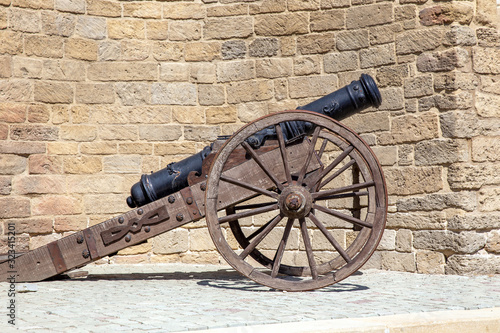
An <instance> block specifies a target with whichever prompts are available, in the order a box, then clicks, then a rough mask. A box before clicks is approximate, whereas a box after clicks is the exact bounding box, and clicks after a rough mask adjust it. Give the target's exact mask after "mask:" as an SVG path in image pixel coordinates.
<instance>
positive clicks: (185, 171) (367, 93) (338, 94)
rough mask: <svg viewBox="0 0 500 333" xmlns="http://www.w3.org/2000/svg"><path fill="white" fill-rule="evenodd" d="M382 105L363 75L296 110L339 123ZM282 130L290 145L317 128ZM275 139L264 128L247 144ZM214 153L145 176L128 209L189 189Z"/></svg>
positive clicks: (302, 125)
mask: <svg viewBox="0 0 500 333" xmlns="http://www.w3.org/2000/svg"><path fill="white" fill-rule="evenodd" d="M381 103H382V97H381V95H380V91H379V89H378V87H377V85H376V83H375V81H374V80H373V78H372V77H371V76H370V75H367V74H361V77H360V79H359V80H357V81H352V82H351V83H350V84H348V85H346V86H344V87H342V88H340V89H339V90H337V91H334V92H332V93H330V94H328V95H326V96H324V97H321V98H319V99H318V100H315V101H313V102H311V103H309V104H307V105H304V106H300V107H298V108H297V109H299V110H307V111H313V112H317V113H320V114H323V115H326V116H329V117H331V118H333V119H335V120H339V121H340V120H342V119H345V118H347V117H349V116H351V115H353V114H354V113H357V112H359V111H361V110H364V109H366V108H368V107H370V106H374V107H379V106H380V104H381ZM282 130H283V137H284V140H285V142H286V143H287V144H288V143H290V142H293V141H296V140H299V139H301V138H302V137H304V136H305V135H309V134H310V133H312V131H313V130H314V126H313V125H312V124H310V123H308V122H303V121H288V122H285V123H283V124H282ZM227 138H228V137H221V138H220V139H222V140H224V139H227ZM273 138H276V132H275V130H274V128H265V129H263V130H261V131H259V132H257V133H255V134H254V135H252V136H250V137H249V138H248V139H247V140H246V142H247V143H248V144H249V145H250V146H251V147H252V148H259V147H260V146H262V145H263V144H264V143H265V141H266V140H268V139H273ZM211 151H212V145H211V146H207V147H205V148H204V149H203V150H202V151H201V152H199V153H197V154H194V155H192V156H190V157H188V158H186V159H184V160H182V161H179V162H176V163H170V164H169V165H168V166H167V167H166V168H164V169H162V170H159V171H157V172H154V173H151V174H149V175H142V177H141V180H140V181H139V182H138V183H136V184H134V185H133V186H132V188H131V195H130V197H128V198H127V204H128V206H129V207H131V208H134V207H140V206H143V205H145V204H148V203H150V202H153V201H156V200H158V199H160V198H163V197H165V196H168V195H170V194H172V193H175V192H177V191H179V190H180V189H182V188H184V187H187V186H188V176H189V174H190V173H192V172H195V173H198V174H199V173H201V172H202V165H203V160H204V159H205V158H206V157H207V156H208V155H209V154H210V153H211Z"/></svg>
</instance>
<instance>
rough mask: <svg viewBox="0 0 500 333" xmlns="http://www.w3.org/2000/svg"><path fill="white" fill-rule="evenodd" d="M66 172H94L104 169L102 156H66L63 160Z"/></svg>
mask: <svg viewBox="0 0 500 333" xmlns="http://www.w3.org/2000/svg"><path fill="white" fill-rule="evenodd" d="M63 163H64V164H63V165H64V173H69V174H93V173H97V172H99V171H101V170H102V162H101V158H100V157H96V156H85V155H83V156H65V157H64V160H63Z"/></svg>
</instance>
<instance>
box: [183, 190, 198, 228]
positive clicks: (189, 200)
mask: <svg viewBox="0 0 500 333" xmlns="http://www.w3.org/2000/svg"><path fill="white" fill-rule="evenodd" d="M179 192H180V193H181V196H182V200H184V203H185V204H186V205H187V208H188V213H189V216H190V217H191V221H193V220H198V219H199V218H200V216H201V213H200V209H199V208H198V205H197V204H196V201H195V200H194V197H193V193H192V192H191V187H190V186H188V187H185V188H183V189H182V190H180V191H179Z"/></svg>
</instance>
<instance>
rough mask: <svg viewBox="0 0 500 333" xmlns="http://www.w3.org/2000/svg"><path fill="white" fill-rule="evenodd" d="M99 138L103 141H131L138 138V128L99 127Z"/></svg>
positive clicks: (124, 126) (123, 126)
mask: <svg viewBox="0 0 500 333" xmlns="http://www.w3.org/2000/svg"><path fill="white" fill-rule="evenodd" d="M98 134H99V138H100V139H101V140H131V141H135V140H137V138H138V135H139V131H138V128H137V126H132V125H130V126H127V125H104V126H102V127H99V133H98Z"/></svg>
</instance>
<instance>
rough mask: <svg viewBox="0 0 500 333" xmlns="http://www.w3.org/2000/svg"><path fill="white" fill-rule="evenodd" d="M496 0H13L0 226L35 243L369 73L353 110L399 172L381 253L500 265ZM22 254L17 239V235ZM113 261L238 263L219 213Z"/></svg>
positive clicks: (460, 267)
mask: <svg viewBox="0 0 500 333" xmlns="http://www.w3.org/2000/svg"><path fill="white" fill-rule="evenodd" d="M496 11H497V8H496V3H495V1H494V0H476V1H432V0H399V1H375V0H310V1H307V0H288V1H286V0H274V1H268V0H261V1H254V0H242V1H237V0H220V1H217V0H203V1H201V0H195V1H159V0H158V1H137V2H135V1H125V0H123V1H118V0H0V140H1V141H0V218H1V219H2V221H3V223H2V224H3V228H2V224H0V234H1V233H2V232H3V230H5V229H6V228H5V224H6V223H8V222H15V223H16V229H17V231H18V233H19V236H18V237H17V241H18V246H17V250H18V251H23V250H27V249H33V248H36V247H38V246H40V245H42V244H45V243H47V242H49V241H52V240H54V239H57V238H60V237H61V236H64V235H66V234H68V233H71V232H73V231H75V230H80V229H82V228H85V227H87V226H90V225H93V224H96V223H99V222H101V221H103V220H105V219H107V218H110V217H112V216H114V215H116V214H118V213H122V212H125V211H127V210H128V207H127V206H126V204H125V198H126V197H127V196H128V191H129V189H130V186H131V185H132V184H133V183H135V182H136V181H138V179H139V177H140V174H141V173H149V172H150V171H152V170H158V169H160V168H162V167H165V166H166V165H167V164H168V163H169V162H172V161H176V160H180V159H182V158H184V157H186V156H189V155H191V154H193V153H195V152H197V151H199V150H200V149H201V148H202V147H204V146H205V145H206V144H207V143H209V142H211V141H212V140H214V139H215V138H216V137H217V136H218V135H221V134H231V133H232V132H233V131H234V130H235V129H237V128H239V127H241V125H243V124H244V123H247V122H249V121H251V120H253V119H256V118H257V117H259V116H262V115H265V114H268V113H270V112H275V111H281V110H285V109H293V108H294V107H296V106H297V105H304V104H305V103H307V102H309V101H311V100H314V99H316V98H317V97H319V96H321V95H323V94H326V93H329V92H331V91H333V90H335V89H337V88H339V87H341V86H343V85H345V84H347V83H349V82H350V81H351V80H353V79H357V78H359V75H360V74H361V73H363V72H365V73H369V74H371V75H372V76H373V77H375V78H376V80H377V82H378V84H379V86H380V87H381V92H382V95H383V100H384V102H383V104H382V106H381V107H380V108H379V109H378V110H376V111H375V110H368V111H367V112H363V113H361V114H358V115H356V116H354V117H352V118H350V119H348V120H346V121H345V123H347V124H348V125H349V126H351V127H353V128H354V129H355V130H356V131H358V132H359V133H360V134H361V135H362V137H363V138H364V139H365V140H366V141H367V142H368V143H369V144H370V145H372V146H373V149H374V151H375V153H376V154H377V155H378V157H379V159H380V161H381V163H382V164H383V166H384V171H385V175H386V178H387V183H388V186H389V196H390V207H389V217H388V223H387V225H388V229H387V230H386V232H385V235H384V238H383V240H382V243H381V245H380V248H379V249H380V250H379V251H377V252H376V253H375V255H374V256H373V257H372V259H371V260H370V262H369V263H368V266H369V267H376V268H383V269H392V270H402V271H410V272H415V271H416V272H421V273H444V272H446V273H453V274H455V273H457V274H463V273H499V267H500V255H499V254H500V187H499V186H500V173H499V165H500V154H499V153H498V151H499V150H500V140H499V139H500V65H499V64H500V50H499V47H500V34H499V32H498V30H497V26H496V24H497V23H498V22H497V20H498V16H497V12H496ZM0 240H1V241H0V252H6V236H5V235H2V236H0ZM107 260H109V261H111V262H116V263H121V262H177V261H184V262H210V263H216V262H219V261H220V260H221V258H220V257H219V255H218V253H217V252H216V251H215V248H214V245H213V244H212V241H211V240H210V238H209V236H208V232H207V230H206V228H204V223H203V222H198V223H194V224H190V225H188V226H186V227H185V228H181V229H178V230H174V231H172V232H170V233H167V234H164V235H161V236H159V237H156V238H154V239H152V240H150V241H148V242H147V243H144V244H141V245H138V246H135V247H132V248H129V249H126V250H123V251H121V252H120V253H119V255H117V256H114V257H112V258H110V259H107Z"/></svg>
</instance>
